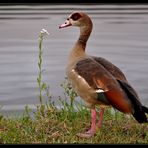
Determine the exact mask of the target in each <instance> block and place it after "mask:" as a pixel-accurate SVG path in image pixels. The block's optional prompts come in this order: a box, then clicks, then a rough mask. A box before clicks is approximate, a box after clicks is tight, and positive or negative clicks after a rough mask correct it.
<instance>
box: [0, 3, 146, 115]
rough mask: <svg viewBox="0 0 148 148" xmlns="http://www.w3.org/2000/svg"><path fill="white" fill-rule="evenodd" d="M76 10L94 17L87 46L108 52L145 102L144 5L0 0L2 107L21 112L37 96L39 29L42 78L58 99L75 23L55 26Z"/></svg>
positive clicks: (101, 53) (94, 51)
mask: <svg viewBox="0 0 148 148" xmlns="http://www.w3.org/2000/svg"><path fill="white" fill-rule="evenodd" d="M74 10H82V11H84V12H87V13H88V14H89V15H90V16H91V18H92V20H93V23H94V28H93V32H92V34H91V37H90V39H89V41H88V44H87V52H88V53H89V54H92V55H98V56H102V57H104V58H107V59H108V60H110V61H111V62H113V63H114V64H115V65H117V66H118V67H119V68H121V69H122V71H123V72H124V73H125V75H126V76H127V78H128V80H129V82H130V83H131V85H132V86H134V88H135V89H136V90H137V92H138V94H139V96H140V98H141V101H142V103H143V104H144V105H147V106H148V97H147V94H148V87H147V86H148V41H147V40H148V5H79V4H78V5H47V4H46V5H16V6H15V5H13V6H11V5H7V6H0V82H1V83H0V106H1V112H3V113H6V112H13V111H14V110H17V111H18V112H20V111H21V110H23V109H24V106H25V105H29V106H30V107H32V108H34V107H35V106H34V105H36V104H38V103H39V101H38V95H39V91H38V84H37V81H36V79H37V75H38V66H37V62H38V34H39V32H40V31H41V29H42V28H45V29H47V30H48V32H50V35H49V36H48V37H47V38H46V39H45V40H44V43H43V47H44V55H43V68H44V69H45V71H44V81H45V82H46V83H48V84H49V86H50V92H51V93H52V96H53V99H54V100H55V101H56V99H57V98H58V96H63V89H62V87H61V86H60V84H61V83H62V82H63V81H64V77H65V64H66V62H67V56H68V54H69V51H70V49H71V47H72V46H73V44H74V43H75V41H76V39H77V38H78V35H79V30H78V28H75V27H69V28H65V29H61V30H59V29H58V26H59V25H60V24H62V23H63V22H64V21H65V19H66V18H67V16H69V14H70V13H71V12H72V11H74Z"/></svg>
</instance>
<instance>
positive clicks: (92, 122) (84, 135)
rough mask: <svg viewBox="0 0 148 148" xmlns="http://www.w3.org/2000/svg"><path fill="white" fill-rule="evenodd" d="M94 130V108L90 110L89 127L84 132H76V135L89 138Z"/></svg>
mask: <svg viewBox="0 0 148 148" xmlns="http://www.w3.org/2000/svg"><path fill="white" fill-rule="evenodd" d="M95 132H96V110H95V109H92V110H91V128H90V129H89V130H88V131H87V132H85V133H78V134H77V136H79V137H84V138H89V137H92V136H93V135H94V134H95Z"/></svg>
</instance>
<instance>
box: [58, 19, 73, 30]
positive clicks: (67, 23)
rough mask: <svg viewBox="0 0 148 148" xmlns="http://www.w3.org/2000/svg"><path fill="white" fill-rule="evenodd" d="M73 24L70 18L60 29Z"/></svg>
mask: <svg viewBox="0 0 148 148" xmlns="http://www.w3.org/2000/svg"><path fill="white" fill-rule="evenodd" d="M71 25H72V24H71V23H70V21H69V20H66V21H65V22H64V23H63V24H62V25H60V26H59V29H61V28H65V27H68V26H71Z"/></svg>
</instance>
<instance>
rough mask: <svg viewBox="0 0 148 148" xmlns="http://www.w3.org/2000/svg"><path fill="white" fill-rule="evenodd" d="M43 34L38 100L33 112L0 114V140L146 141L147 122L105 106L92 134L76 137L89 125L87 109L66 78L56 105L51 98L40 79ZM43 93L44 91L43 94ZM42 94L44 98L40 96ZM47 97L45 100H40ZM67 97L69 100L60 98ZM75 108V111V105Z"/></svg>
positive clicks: (70, 141) (41, 38)
mask: <svg viewBox="0 0 148 148" xmlns="http://www.w3.org/2000/svg"><path fill="white" fill-rule="evenodd" d="M42 44H43V35H42V34H40V35H39V57H38V59H39V60H38V76H37V83H38V86H39V97H38V100H39V104H40V105H38V106H37V107H36V111H35V112H33V111H32V110H31V109H29V108H28V107H27V106H26V108H25V110H24V113H23V115H20V116H15V117H5V116H3V115H0V144H32V143H44V144H45V143H46V144H57V143H60V144H61V143H70V144H80V143H81V144H85V143H93V144H95V143H96V144H127V143H130V144H147V143H148V126H147V124H138V123H137V122H136V121H135V120H134V119H133V118H132V117H130V118H129V116H126V115H124V114H123V113H121V112H118V111H115V113H112V111H114V110H111V109H110V108H108V109H106V111H105V115H104V121H103V124H102V127H101V128H100V129H99V130H98V131H97V133H96V135H95V136H93V137H92V138H89V139H85V138H80V137H77V136H76V134H77V133H79V132H85V131H86V130H87V129H88V128H89V127H90V124H91V123H90V110H89V109H87V108H86V107H84V106H82V105H81V104H80V103H77V102H76V97H77V94H76V93H75V92H74V91H73V90H72V88H71V86H70V84H69V83H68V81H67V79H65V80H64V82H63V83H62V84H61V87H62V88H63V89H64V92H63V93H64V95H65V98H61V97H59V105H60V106H61V107H62V108H61V109H58V108H57V107H56V106H55V105H54V103H53V102H52V101H51V99H52V97H51V95H50V92H49V85H48V84H46V83H45V82H43V48H42ZM44 94H46V95H44ZM44 97H46V98H44ZM44 99H46V100H48V101H47V102H46V103H45V104H44V103H43V100H44ZM64 99H65V100H66V99H69V103H68V102H67V100H66V101H64ZM74 106H75V108H76V110H77V111H75V108H74Z"/></svg>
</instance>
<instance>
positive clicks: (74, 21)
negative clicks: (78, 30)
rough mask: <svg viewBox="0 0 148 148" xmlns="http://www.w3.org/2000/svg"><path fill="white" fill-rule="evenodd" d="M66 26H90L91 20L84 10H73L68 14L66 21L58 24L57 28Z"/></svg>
mask: <svg viewBox="0 0 148 148" xmlns="http://www.w3.org/2000/svg"><path fill="white" fill-rule="evenodd" d="M68 26H77V27H89V28H92V21H91V19H90V17H89V16H88V15H87V14H86V13H84V12H73V13H72V14H70V15H69V17H68V18H67V19H66V21H65V22H64V23H63V24H62V25H60V26H59V28H65V27H68Z"/></svg>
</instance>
